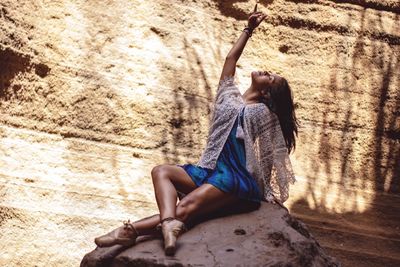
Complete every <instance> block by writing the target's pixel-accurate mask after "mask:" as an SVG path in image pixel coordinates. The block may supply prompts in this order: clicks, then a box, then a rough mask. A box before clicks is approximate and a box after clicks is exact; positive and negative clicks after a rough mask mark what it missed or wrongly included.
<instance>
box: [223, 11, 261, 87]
mask: <svg viewBox="0 0 400 267" xmlns="http://www.w3.org/2000/svg"><path fill="white" fill-rule="evenodd" d="M265 17H266V15H264V14H263V13H262V12H253V13H252V14H251V15H250V17H249V20H248V22H247V27H246V28H245V29H244V30H243V32H242V34H241V35H240V37H239V39H238V40H237V41H236V43H235V44H234V45H233V47H232V48H231V50H230V51H229V53H228V55H227V56H226V59H225V63H224V67H223V69H222V73H221V77H220V80H222V79H224V78H225V77H228V76H234V75H235V70H236V62H237V61H238V60H239V58H240V56H241V55H242V52H243V49H244V47H245V46H246V43H247V40H248V39H249V37H250V36H251V34H252V32H253V30H254V29H255V28H256V27H257V26H258V25H260V23H261V22H262V21H263V20H264V19H265Z"/></svg>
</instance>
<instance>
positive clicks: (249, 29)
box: [243, 26, 254, 37]
mask: <svg viewBox="0 0 400 267" xmlns="http://www.w3.org/2000/svg"><path fill="white" fill-rule="evenodd" d="M243 31H244V32H245V33H246V34H247V36H248V37H251V36H252V35H253V31H254V28H251V27H249V26H247V27H245V28H244V29H243Z"/></svg>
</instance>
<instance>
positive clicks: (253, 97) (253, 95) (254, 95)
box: [242, 86, 260, 104]
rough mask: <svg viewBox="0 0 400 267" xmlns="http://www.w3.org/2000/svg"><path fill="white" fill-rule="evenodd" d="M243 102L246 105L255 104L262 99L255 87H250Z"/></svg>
mask: <svg viewBox="0 0 400 267" xmlns="http://www.w3.org/2000/svg"><path fill="white" fill-rule="evenodd" d="M242 97H243V100H244V102H245V103H246V104H254V103H259V102H260V101H259V98H260V93H259V92H258V90H257V89H255V88H254V87H252V86H250V87H249V89H247V90H246V92H244V94H243V95H242Z"/></svg>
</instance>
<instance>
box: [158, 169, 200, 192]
mask: <svg viewBox="0 0 400 267" xmlns="http://www.w3.org/2000/svg"><path fill="white" fill-rule="evenodd" d="M157 171H160V172H163V175H166V176H167V177H168V178H169V179H170V181H171V182H172V184H173V185H174V187H175V189H176V190H177V191H179V192H182V193H184V194H189V193H190V192H192V191H193V190H195V189H196V188H197V186H196V184H195V183H194V182H193V180H192V178H190V176H189V175H188V174H187V172H186V171H185V170H184V169H183V168H182V167H179V166H177V165H171V164H164V165H160V166H157V167H156V168H154V169H153V172H157Z"/></svg>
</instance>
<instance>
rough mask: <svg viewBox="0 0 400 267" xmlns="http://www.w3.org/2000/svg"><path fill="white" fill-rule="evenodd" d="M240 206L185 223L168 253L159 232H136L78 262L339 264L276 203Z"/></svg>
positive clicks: (106, 265)
mask: <svg viewBox="0 0 400 267" xmlns="http://www.w3.org/2000/svg"><path fill="white" fill-rule="evenodd" d="M236 210H237V209H236ZM232 211H233V210H232ZM232 211H229V213H232ZM246 211H247V212H242V213H241V214H238V212H237V211H236V212H235V213H234V214H233V215H232V214H231V215H228V216H227V214H226V213H227V212H225V214H224V215H225V216H224V217H221V214H219V216H217V218H216V219H212V220H207V221H205V222H202V223H201V224H197V225H195V226H194V227H191V228H190V231H188V232H186V233H184V234H183V235H181V236H180V237H179V239H178V241H177V244H176V245H177V250H176V253H175V254H174V256H166V255H165V253H164V249H163V248H164V247H163V242H162V238H161V234H160V235H159V236H145V237H144V236H143V237H140V238H138V239H137V241H136V244H135V245H134V246H132V247H129V248H124V247H122V246H120V245H115V246H112V247H109V248H96V249H95V250H93V251H91V252H90V253H88V254H86V255H85V257H84V258H83V260H82V262H81V265H80V266H81V267H111V266H112V267H117V266H118V267H122V266H246V267H250V266H254V267H258V266H299V267H300V266H304V267H308V266H314V267H338V266H340V263H339V262H338V261H337V260H336V259H334V258H332V257H330V256H328V255H326V253H325V252H324V250H323V249H322V248H321V246H320V245H319V244H318V242H317V241H316V240H315V239H314V237H313V236H312V235H311V234H310V232H309V231H308V229H307V227H306V226H305V225H304V224H302V223H301V222H299V221H298V220H296V219H294V218H293V217H292V216H290V214H288V212H287V211H286V210H285V209H283V208H282V207H280V206H278V205H273V204H270V203H265V202H263V203H262V205H261V206H260V207H259V208H258V209H257V210H253V211H251V212H248V211H249V209H247V210H246ZM214 217H215V216H214Z"/></svg>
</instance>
